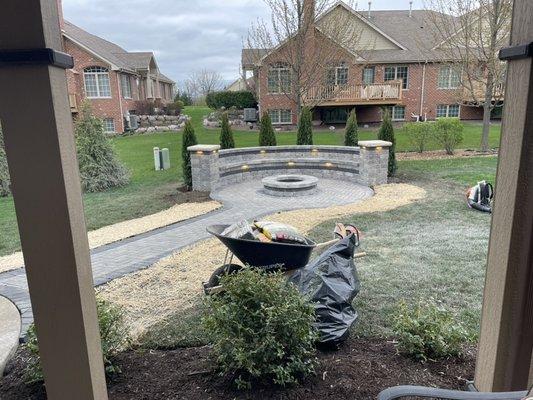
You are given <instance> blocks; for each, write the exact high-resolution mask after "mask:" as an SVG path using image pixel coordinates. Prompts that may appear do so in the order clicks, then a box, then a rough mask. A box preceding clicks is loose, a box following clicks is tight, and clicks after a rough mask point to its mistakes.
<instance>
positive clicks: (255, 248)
mask: <svg viewBox="0 0 533 400" xmlns="http://www.w3.org/2000/svg"><path fill="white" fill-rule="evenodd" d="M228 227H229V225H211V226H208V227H207V232H209V233H210V234H211V235H213V236H216V237H217V238H218V239H219V240H220V241H221V242H222V243H223V244H224V245H225V246H226V247H227V248H228V252H231V253H232V254H233V255H234V256H235V257H237V258H238V259H239V260H240V261H241V262H242V263H243V264H244V265H248V266H251V267H256V268H265V269H269V270H270V269H282V270H285V271H290V270H293V269H298V268H303V267H305V266H306V265H307V264H308V263H309V259H310V258H311V253H312V252H313V250H314V249H315V248H316V247H317V244H316V243H315V242H313V241H312V240H309V239H306V240H307V243H306V244H292V243H280V242H260V241H257V240H249V239H235V238H230V237H227V236H222V235H221V233H222V232H224V230H225V229H226V228H228ZM227 255H228V254H226V259H227ZM226 261H227V260H224V265H226ZM229 263H231V260H230V261H229Z"/></svg>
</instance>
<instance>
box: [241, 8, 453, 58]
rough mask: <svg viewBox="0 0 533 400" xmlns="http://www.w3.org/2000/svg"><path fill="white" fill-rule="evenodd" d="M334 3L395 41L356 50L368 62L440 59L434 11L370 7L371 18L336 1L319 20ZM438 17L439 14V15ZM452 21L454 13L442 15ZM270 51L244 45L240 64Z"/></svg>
mask: <svg viewBox="0 0 533 400" xmlns="http://www.w3.org/2000/svg"><path fill="white" fill-rule="evenodd" d="M336 7H344V8H345V9H347V10H349V11H350V12H352V14H353V18H358V19H359V20H361V21H363V22H366V23H367V24H368V26H369V27H370V28H371V29H373V30H374V31H376V32H377V34H380V35H382V36H383V37H385V38H387V39H388V40H391V38H392V39H393V40H394V43H396V44H397V45H398V48H397V49H387V50H369V51H360V52H358V53H359V54H360V55H361V57H362V58H363V59H365V60H367V61H368V62H379V63H406V62H420V61H426V60H427V61H438V60H442V59H443V57H444V56H443V53H442V51H440V50H438V46H439V44H440V43H442V41H444V40H445V38H441V39H440V38H439V35H438V34H437V33H436V32H435V31H434V29H435V28H434V25H433V24H432V23H430V21H431V19H432V18H433V17H434V15H431V14H434V13H435V11H430V10H413V11H412V12H411V16H410V15H409V14H410V13H409V10H391V11H379V10H377V11H372V12H371V13H370V18H368V16H367V15H366V14H363V13H359V12H357V11H355V10H353V9H352V8H351V7H349V6H348V5H346V4H345V3H344V2H342V1H339V2H337V3H336V4H335V5H334V6H333V7H332V8H331V9H330V10H328V11H326V12H325V13H324V14H323V15H322V16H320V17H319V18H318V20H317V24H320V20H321V19H322V18H324V17H325V16H326V15H328V14H329V13H330V12H332V11H333V9H335V8H336ZM439 17H442V15H440V16H439ZM444 17H445V18H449V19H450V23H453V22H454V19H455V18H456V17H454V16H451V15H445V16H444ZM268 53H269V50H268V49H243V51H242V65H243V66H244V67H245V68H246V67H248V68H251V67H252V66H253V65H257V64H259V63H260V60H261V59H262V58H263V57H264V56H265V55H267V54H268Z"/></svg>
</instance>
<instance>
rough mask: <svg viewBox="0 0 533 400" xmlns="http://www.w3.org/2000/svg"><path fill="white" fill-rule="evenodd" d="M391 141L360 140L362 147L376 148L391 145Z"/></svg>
mask: <svg viewBox="0 0 533 400" xmlns="http://www.w3.org/2000/svg"><path fill="white" fill-rule="evenodd" d="M391 146H392V143H391V142H385V141H384V140H362V141H360V142H359V147H361V148H365V147H366V148H370V149H373V148H376V147H391Z"/></svg>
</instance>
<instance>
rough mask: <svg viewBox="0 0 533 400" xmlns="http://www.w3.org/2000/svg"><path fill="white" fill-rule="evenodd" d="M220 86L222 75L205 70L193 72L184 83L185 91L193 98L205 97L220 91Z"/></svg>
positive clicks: (221, 84)
mask: <svg viewBox="0 0 533 400" xmlns="http://www.w3.org/2000/svg"><path fill="white" fill-rule="evenodd" d="M222 86H223V79H222V75H220V74H219V73H218V72H216V71H210V70H207V69H202V70H200V71H196V72H193V73H192V74H190V75H189V77H188V78H187V80H186V81H185V89H186V91H187V92H188V93H189V94H190V95H192V96H193V97H194V98H198V97H205V96H207V95H208V94H209V93H212V92H216V91H217V90H220V89H221V88H222Z"/></svg>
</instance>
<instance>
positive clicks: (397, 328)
mask: <svg viewBox="0 0 533 400" xmlns="http://www.w3.org/2000/svg"><path fill="white" fill-rule="evenodd" d="M393 330H394V333H395V335H396V337H397V339H398V350H399V351H400V352H401V353H403V354H406V355H408V356H411V357H414V358H416V359H421V360H435V359H438V358H445V357H449V356H458V355H461V348H462V345H463V344H464V343H465V342H467V341H468V340H469V339H470V338H469V337H468V334H467V332H466V330H465V329H464V328H463V326H462V325H461V324H460V323H459V322H458V321H457V320H456V319H455V317H454V315H453V313H451V312H450V311H448V310H445V309H444V308H442V307H439V306H438V305H437V304H436V303H435V302H434V301H433V300H430V301H428V302H424V303H422V302H419V303H418V304H417V305H416V306H414V307H409V306H408V305H407V303H406V302H405V301H401V302H400V303H399V305H398V308H397V310H396V313H395V315H394V327H393Z"/></svg>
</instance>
